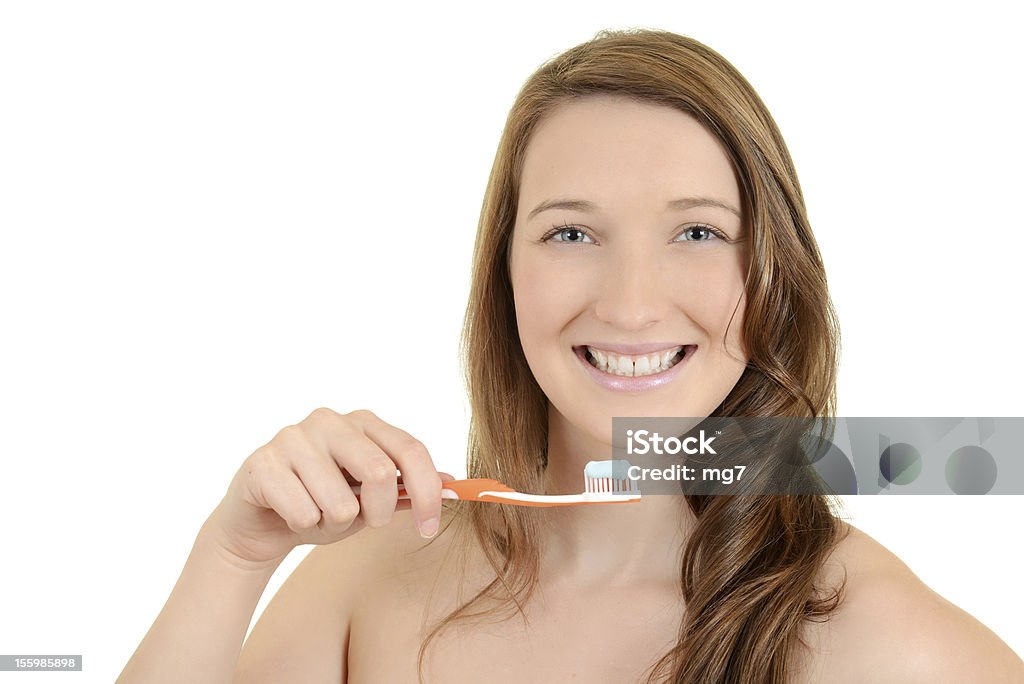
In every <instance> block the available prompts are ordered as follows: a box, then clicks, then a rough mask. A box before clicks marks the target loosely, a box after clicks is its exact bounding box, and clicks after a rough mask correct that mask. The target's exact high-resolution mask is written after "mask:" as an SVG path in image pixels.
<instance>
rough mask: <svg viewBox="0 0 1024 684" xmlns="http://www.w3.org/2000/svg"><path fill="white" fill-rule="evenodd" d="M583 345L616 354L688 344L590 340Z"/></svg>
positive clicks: (644, 352) (667, 348) (638, 352)
mask: <svg viewBox="0 0 1024 684" xmlns="http://www.w3.org/2000/svg"><path fill="white" fill-rule="evenodd" d="M580 346H581V347H583V346H586V347H593V348H594V349H600V350H601V351H608V352H614V353H616V354H628V355H636V354H650V353H652V352H659V351H668V350H669V349H675V348H676V347H685V346H688V345H686V344H685V343H683V342H649V343H647V344H612V343H610V342H592V343H591V342H588V343H586V344H584V345H580Z"/></svg>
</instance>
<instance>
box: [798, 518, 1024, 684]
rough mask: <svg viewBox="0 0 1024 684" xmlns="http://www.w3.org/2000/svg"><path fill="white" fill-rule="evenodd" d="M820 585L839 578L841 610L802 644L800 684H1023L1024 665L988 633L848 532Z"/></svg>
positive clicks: (875, 545)
mask: <svg viewBox="0 0 1024 684" xmlns="http://www.w3.org/2000/svg"><path fill="white" fill-rule="evenodd" d="M844 525H845V526H846V527H847V528H848V534H847V535H846V537H845V538H844V539H843V540H842V541H841V542H840V543H839V544H838V545H837V547H836V549H835V551H834V552H833V554H832V556H831V557H830V559H829V561H828V562H827V563H826V566H825V570H824V572H823V580H824V584H825V585H826V586H837V585H838V584H841V583H842V582H843V580H844V578H845V581H846V584H845V589H844V598H843V601H842V603H841V604H840V605H839V607H838V608H837V609H836V611H835V612H834V613H833V614H832V616H831V617H830V619H829V620H828V621H826V622H823V623H819V624H817V625H814V626H812V627H810V628H809V629H808V630H807V632H806V637H805V640H806V641H807V644H808V646H809V647H810V651H811V653H813V654H814V655H813V656H812V658H810V660H809V662H805V663H804V664H803V668H802V672H801V676H800V677H799V679H800V681H832V682H847V681H848V682H864V681H872V682H889V681H892V682H928V684H940V683H942V682H967V681H984V682H1016V683H1021V682H1024V663H1022V662H1021V659H1020V658H1019V657H1018V656H1017V655H1016V654H1015V653H1014V652H1013V650H1012V649H1011V648H1010V647H1009V646H1007V645H1006V643H1005V642H1003V641H1002V640H1001V639H1000V638H999V637H998V636H997V635H996V634H995V633H994V632H992V631H991V630H990V629H989V628H987V627H986V626H985V625H983V624H982V623H981V622H979V621H978V620H977V619H975V618H974V617H972V616H971V615H970V614H968V613H967V612H965V611H964V610H962V609H961V608H959V607H957V606H955V605H953V604H952V603H950V602H949V601H947V600H946V599H945V598H943V597H942V596H940V595H939V594H937V593H936V592H934V591H933V590H932V589H931V588H929V587H928V586H927V585H926V584H925V583H924V582H923V581H921V579H920V578H919V577H917V575H915V574H914V573H913V571H911V569H910V568H909V567H907V565H906V564H905V563H903V562H902V561H901V560H900V559H899V558H897V557H896V556H895V555H894V554H893V553H892V552H891V551H889V550H888V549H887V548H885V547H884V546H883V545H882V544H880V543H879V542H878V541H876V540H875V539H873V538H872V537H871V536H869V535H868V534H866V533H864V532H863V531H861V530H859V529H857V528H856V527H854V526H852V525H847V524H845V523H844Z"/></svg>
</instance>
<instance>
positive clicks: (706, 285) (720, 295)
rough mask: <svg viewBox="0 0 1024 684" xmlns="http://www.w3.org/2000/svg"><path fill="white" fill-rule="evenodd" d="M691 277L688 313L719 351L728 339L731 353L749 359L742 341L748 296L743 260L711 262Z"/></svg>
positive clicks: (730, 258) (729, 259)
mask: <svg viewBox="0 0 1024 684" xmlns="http://www.w3.org/2000/svg"><path fill="white" fill-rule="evenodd" d="M690 275H691V276H692V279H691V280H690V291H689V294H688V295H687V296H686V301H687V303H686V310H687V312H688V313H689V315H690V316H691V318H693V320H694V321H695V322H696V323H698V324H699V325H700V327H701V328H703V329H704V331H705V333H707V335H708V336H709V337H711V338H712V339H713V340H718V341H719V343H718V344H716V345H715V348H717V349H720V348H721V347H720V341H721V340H722V339H723V338H724V339H725V340H726V347H727V349H729V350H730V352H731V353H733V354H736V355H740V356H743V357H744V358H745V357H746V352H745V349H744V345H743V340H742V338H743V320H744V316H745V315H746V296H745V293H744V286H743V278H744V270H743V262H742V260H741V259H740V258H737V257H735V256H731V257H729V258H728V259H723V260H709V261H708V262H707V263H705V264H702V265H701V266H700V267H698V268H696V269H694V270H693V271H691V273H690ZM727 332H728V336H727V337H726V333H727Z"/></svg>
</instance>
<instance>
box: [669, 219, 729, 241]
mask: <svg viewBox="0 0 1024 684" xmlns="http://www.w3.org/2000/svg"><path fill="white" fill-rule="evenodd" d="M691 231H700V234H701V235H703V236H704V237H696V238H686V237H684V238H683V242H710V241H711V240H712V239H713V238H718V239H719V240H726V239H727V238H726V237H725V235H723V234H722V232H721V231H719V230H715V229H714V228H712V227H711V226H709V225H705V224H703V223H699V224H697V225H694V226H689V227H687V228H686V229H685V230H683V232H682V233H680V235H681V236H684V235H692V233H691Z"/></svg>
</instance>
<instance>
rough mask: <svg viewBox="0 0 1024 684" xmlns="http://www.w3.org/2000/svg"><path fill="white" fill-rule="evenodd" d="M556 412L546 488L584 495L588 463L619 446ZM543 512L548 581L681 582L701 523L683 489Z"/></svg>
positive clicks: (543, 561) (543, 564)
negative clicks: (687, 546)
mask: <svg viewBox="0 0 1024 684" xmlns="http://www.w3.org/2000/svg"><path fill="white" fill-rule="evenodd" d="M552 411H553V412H554V409H552ZM552 418H555V419H554V420H550V421H549V431H548V438H549V442H548V465H547V468H546V469H545V471H544V492H545V493H547V494H579V493H580V492H581V491H583V481H584V480H583V469H584V467H585V466H586V464H587V462H588V461H595V460H604V459H607V458H610V457H611V454H612V447H611V445H610V444H602V443H601V442H600V441H598V440H596V439H593V438H590V437H588V436H586V435H582V434H580V433H579V431H577V430H576V429H575V428H571V427H570V428H566V427H565V426H567V425H568V423H567V422H566V421H565V420H564V419H561V420H559V419H558V418H561V417H560V416H558V417H556V416H554V415H552ZM538 510H540V511H541V514H540V519H541V521H542V522H541V572H542V574H543V575H544V576H545V577H546V578H547V579H548V580H550V581H554V582H559V581H565V582H571V583H573V584H575V585H577V586H597V585H600V586H603V587H608V586H615V585H619V586H623V585H638V584H649V583H652V582H653V583H668V584H675V585H678V583H679V568H680V560H681V551H682V546H683V544H684V543H685V541H686V538H687V537H688V536H689V533H690V531H692V529H693V527H694V526H695V524H696V518H695V517H694V515H693V513H692V512H691V511H690V509H689V506H687V505H686V501H685V499H684V497H683V496H682V495H679V496H668V495H650V496H647V497H642V498H641V499H640V501H636V502H628V503H615V504H593V505H586V506H553V507H551V508H542V509H538Z"/></svg>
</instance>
